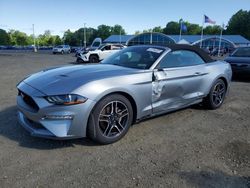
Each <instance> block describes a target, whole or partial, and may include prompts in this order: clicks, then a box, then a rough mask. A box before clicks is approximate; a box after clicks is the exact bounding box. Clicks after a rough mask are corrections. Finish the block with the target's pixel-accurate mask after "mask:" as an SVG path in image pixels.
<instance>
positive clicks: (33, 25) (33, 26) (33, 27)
mask: <svg viewBox="0 0 250 188" xmlns="http://www.w3.org/2000/svg"><path fill="white" fill-rule="evenodd" d="M32 29H33V40H34V44H33V45H34V52H37V49H36V38H35V24H32Z"/></svg>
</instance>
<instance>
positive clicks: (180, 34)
mask: <svg viewBox="0 0 250 188" xmlns="http://www.w3.org/2000/svg"><path fill="white" fill-rule="evenodd" d="M180 22H181V25H180V36H179V42H180V40H181V32H182V21H180Z"/></svg>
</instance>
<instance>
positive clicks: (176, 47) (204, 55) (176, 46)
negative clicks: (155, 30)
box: [166, 44, 215, 63]
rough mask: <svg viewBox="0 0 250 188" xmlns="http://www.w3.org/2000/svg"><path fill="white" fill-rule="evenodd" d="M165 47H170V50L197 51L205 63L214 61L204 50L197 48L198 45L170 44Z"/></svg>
mask: <svg viewBox="0 0 250 188" xmlns="http://www.w3.org/2000/svg"><path fill="white" fill-rule="evenodd" d="M166 47H168V48H170V49H171V50H172V51H176V50H189V51H193V52H195V53H197V54H198V55H199V56H200V57H201V58H202V59H203V60H204V61H205V62H206V63H211V62H214V61H215V60H213V59H212V58H211V57H210V56H209V55H208V54H207V53H206V52H205V51H204V50H202V49H201V48H199V47H198V46H192V45H188V44H171V45H167V46H166Z"/></svg>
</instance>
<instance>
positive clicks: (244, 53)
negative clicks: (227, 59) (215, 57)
mask: <svg viewBox="0 0 250 188" xmlns="http://www.w3.org/2000/svg"><path fill="white" fill-rule="evenodd" d="M231 56H233V57H250V48H249V47H246V48H238V49H236V50H235V51H234V52H233V53H232V55H231Z"/></svg>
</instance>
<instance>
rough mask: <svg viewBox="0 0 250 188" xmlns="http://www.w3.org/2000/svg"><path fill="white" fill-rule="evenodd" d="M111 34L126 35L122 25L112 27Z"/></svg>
mask: <svg viewBox="0 0 250 188" xmlns="http://www.w3.org/2000/svg"><path fill="white" fill-rule="evenodd" d="M111 34H112V35H120V34H121V35H125V34H126V33H125V30H124V29H123V28H122V26H121V25H118V24H116V25H114V26H113V27H111Z"/></svg>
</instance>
